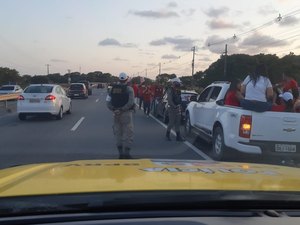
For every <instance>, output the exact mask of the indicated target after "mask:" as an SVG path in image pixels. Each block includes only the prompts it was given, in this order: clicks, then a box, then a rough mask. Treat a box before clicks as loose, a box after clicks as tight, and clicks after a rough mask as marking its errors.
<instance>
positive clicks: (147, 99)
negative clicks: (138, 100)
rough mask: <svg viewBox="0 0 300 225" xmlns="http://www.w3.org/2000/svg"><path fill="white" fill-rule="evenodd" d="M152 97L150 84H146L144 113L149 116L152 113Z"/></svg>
mask: <svg viewBox="0 0 300 225" xmlns="http://www.w3.org/2000/svg"><path fill="white" fill-rule="evenodd" d="M151 97H152V93H151V89H150V87H149V86H146V87H145V90H144V92H143V106H144V113H145V114H146V115H147V116H148V117H149V113H150V104H151Z"/></svg>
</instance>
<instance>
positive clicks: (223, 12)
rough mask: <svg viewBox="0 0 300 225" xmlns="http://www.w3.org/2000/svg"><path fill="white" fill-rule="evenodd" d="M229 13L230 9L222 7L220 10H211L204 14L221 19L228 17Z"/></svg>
mask: <svg viewBox="0 0 300 225" xmlns="http://www.w3.org/2000/svg"><path fill="white" fill-rule="evenodd" d="M228 12H229V8H228V7H225V6H223V7H220V8H210V9H208V10H207V11H204V13H205V14H206V15H207V16H209V17H213V18H216V17H219V16H222V15H226V14H227V13H228Z"/></svg>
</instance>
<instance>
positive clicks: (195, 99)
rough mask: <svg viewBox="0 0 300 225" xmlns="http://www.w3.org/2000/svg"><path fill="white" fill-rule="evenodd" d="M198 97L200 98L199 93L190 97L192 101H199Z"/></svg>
mask: <svg viewBox="0 0 300 225" xmlns="http://www.w3.org/2000/svg"><path fill="white" fill-rule="evenodd" d="M197 98H198V96H197V95H192V96H191V97H190V101H191V102H196V101H197Z"/></svg>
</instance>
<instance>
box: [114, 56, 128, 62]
mask: <svg viewBox="0 0 300 225" xmlns="http://www.w3.org/2000/svg"><path fill="white" fill-rule="evenodd" d="M113 60H115V61H120V62H127V61H128V60H127V59H122V58H120V57H116V58H114V59H113Z"/></svg>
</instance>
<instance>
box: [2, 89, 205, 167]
mask: <svg viewBox="0 0 300 225" xmlns="http://www.w3.org/2000/svg"><path fill="white" fill-rule="evenodd" d="M105 98H106V91H105V90H104V89H94V90H93V95H92V96H90V97H89V98H88V99H74V100H73V110H72V114H71V115H64V117H63V119H62V120H55V119H54V118H49V117H30V118H28V119H27V120H26V121H20V120H19V119H18V117H17V113H16V112H15V108H16V107H15V106H14V105H13V104H15V103H12V105H11V107H10V108H11V109H12V112H10V113H3V110H2V113H1V114H0V138H1V142H0V168H6V167H9V166H14V165H22V164H29V163H41V162H61V161H72V160H82V159H116V158H118V157H119V155H118V151H117V149H116V146H115V139H114V136H113V132H112V113H111V112H110V111H109V110H108V109H107V108H106V104H105ZM134 128H135V138H134V144H133V148H132V151H131V155H132V156H133V158H168V159H208V157H207V156H206V155H204V154H203V153H202V152H201V151H200V150H199V149H196V148H195V147H194V146H192V145H191V144H190V143H188V142H184V143H180V142H176V141H175V138H174V136H173V140H174V141H171V142H168V141H166V140H165V128H164V127H163V126H162V124H161V123H159V122H158V121H156V120H155V119H154V118H153V117H146V116H145V115H144V113H143V112H142V111H141V110H137V112H136V113H135V114H134Z"/></svg>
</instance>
